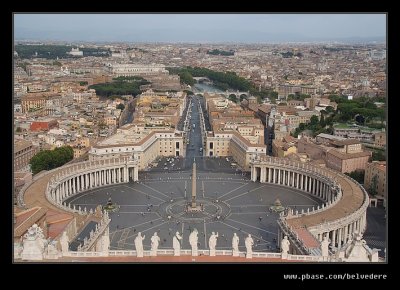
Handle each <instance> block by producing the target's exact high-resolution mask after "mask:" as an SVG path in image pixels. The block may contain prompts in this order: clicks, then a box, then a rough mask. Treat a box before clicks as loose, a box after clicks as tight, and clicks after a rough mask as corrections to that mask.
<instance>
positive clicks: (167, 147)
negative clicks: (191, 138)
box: [89, 124, 186, 170]
mask: <svg viewBox="0 0 400 290" xmlns="http://www.w3.org/2000/svg"><path fill="white" fill-rule="evenodd" d="M185 153H186V151H185V148H184V143H183V136H182V134H180V133H177V132H175V131H173V130H163V131H157V130H155V131H153V130H150V129H144V128H143V127H139V126H137V125H133V124H127V125H125V126H122V127H121V128H120V129H118V130H117V133H116V134H114V135H112V136H110V137H108V138H106V139H105V140H102V141H100V142H98V143H97V144H96V145H94V146H93V147H92V148H91V149H90V151H89V160H99V159H106V158H117V157H132V156H134V157H135V158H137V159H138V162H139V170H142V169H145V168H146V167H147V166H148V165H149V164H150V163H151V162H153V161H154V159H156V158H157V157H158V156H185Z"/></svg>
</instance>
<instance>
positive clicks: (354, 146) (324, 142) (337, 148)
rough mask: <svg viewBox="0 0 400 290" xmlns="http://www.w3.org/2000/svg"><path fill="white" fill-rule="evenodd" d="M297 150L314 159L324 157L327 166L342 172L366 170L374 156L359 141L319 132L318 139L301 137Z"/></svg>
mask: <svg viewBox="0 0 400 290" xmlns="http://www.w3.org/2000/svg"><path fill="white" fill-rule="evenodd" d="M331 137H332V138H331ZM297 151H298V152H299V153H306V154H307V155H308V156H309V157H310V158H311V159H312V160H319V159H322V160H324V161H325V163H326V166H327V167H329V168H332V169H335V170H337V171H340V172H342V173H344V172H352V171H355V170H364V169H365V167H366V164H367V162H368V160H369V158H370V157H371V156H372V152H371V151H363V149H362V145H361V143H360V142H359V141H357V140H350V139H344V138H341V137H337V136H332V135H328V134H319V135H318V136H317V138H316V140H312V139H308V138H302V139H300V140H299V142H298V146H297Z"/></svg>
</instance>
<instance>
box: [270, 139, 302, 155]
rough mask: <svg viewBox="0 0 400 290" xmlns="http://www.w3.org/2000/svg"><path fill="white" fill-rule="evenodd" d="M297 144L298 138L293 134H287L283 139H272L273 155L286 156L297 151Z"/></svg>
mask: <svg viewBox="0 0 400 290" xmlns="http://www.w3.org/2000/svg"><path fill="white" fill-rule="evenodd" d="M296 144H297V139H295V138H293V137H292V136H286V137H284V138H282V140H278V139H275V140H273V141H272V156H276V157H286V156H288V155H290V154H294V153H297V147H296Z"/></svg>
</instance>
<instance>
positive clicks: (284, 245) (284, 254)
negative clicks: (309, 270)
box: [281, 236, 290, 259]
mask: <svg viewBox="0 0 400 290" xmlns="http://www.w3.org/2000/svg"><path fill="white" fill-rule="evenodd" d="M289 246H290V242H289V240H288V238H287V236H285V237H284V238H283V240H282V241H281V252H282V259H286V258H287V255H288V252H289Z"/></svg>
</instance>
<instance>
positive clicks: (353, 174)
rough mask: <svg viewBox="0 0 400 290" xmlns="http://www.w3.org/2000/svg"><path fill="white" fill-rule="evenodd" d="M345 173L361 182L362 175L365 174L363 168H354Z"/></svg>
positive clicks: (362, 180) (362, 179)
mask: <svg viewBox="0 0 400 290" xmlns="http://www.w3.org/2000/svg"><path fill="white" fill-rule="evenodd" d="M345 174H346V175H348V176H350V177H351V178H353V179H354V180H356V181H357V182H358V183H360V184H363V183H364V176H365V171H364V170H355V171H352V172H350V173H348V172H346V173H345Z"/></svg>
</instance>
